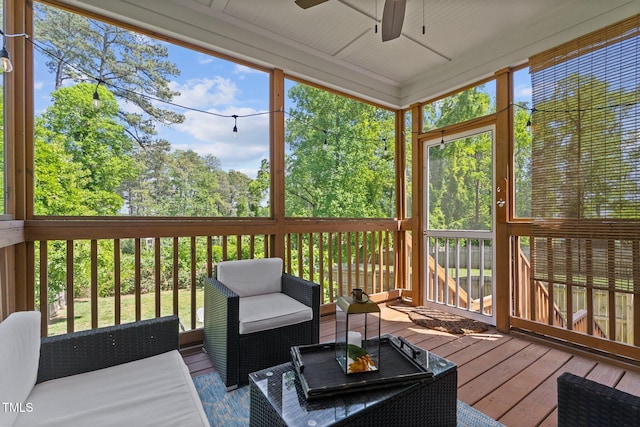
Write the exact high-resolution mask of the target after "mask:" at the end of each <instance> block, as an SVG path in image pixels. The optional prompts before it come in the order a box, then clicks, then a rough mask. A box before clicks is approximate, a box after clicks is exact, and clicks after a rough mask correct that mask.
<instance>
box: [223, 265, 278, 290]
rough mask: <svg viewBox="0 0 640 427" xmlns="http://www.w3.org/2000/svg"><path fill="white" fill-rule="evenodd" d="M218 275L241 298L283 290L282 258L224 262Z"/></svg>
mask: <svg viewBox="0 0 640 427" xmlns="http://www.w3.org/2000/svg"><path fill="white" fill-rule="evenodd" d="M216 273H217V276H216V278H217V279H218V280H219V281H220V282H222V283H223V284H224V285H225V286H226V287H227V288H229V289H231V290H232V291H233V292H235V293H236V294H238V296H240V297H249V296H253V295H262V294H271V293H274V292H280V291H281V290H282V259H281V258H260V259H244V260H234V261H222V262H219V263H218V265H217V267H216Z"/></svg>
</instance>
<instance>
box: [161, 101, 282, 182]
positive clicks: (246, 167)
mask: <svg viewBox="0 0 640 427" xmlns="http://www.w3.org/2000/svg"><path fill="white" fill-rule="evenodd" d="M208 111H209V112H210V113H214V114H219V115H221V116H224V117H219V116H216V115H212V114H205V113H201V112H196V111H188V112H186V113H185V121H184V123H182V124H180V125H175V126H174V129H175V130H176V131H178V132H180V133H183V134H187V135H189V136H190V138H191V140H190V141H189V142H188V143H186V142H185V140H188V137H187V138H181V143H179V144H173V148H174V149H182V150H189V149H190V150H193V151H195V152H197V153H198V154H200V155H206V154H212V155H214V156H215V157H217V158H218V159H219V160H220V162H221V163H222V167H223V169H225V170H229V169H233V170H237V171H242V172H244V173H246V174H247V175H248V176H250V177H253V178H255V176H256V174H257V170H258V168H259V167H260V161H261V160H262V159H264V158H267V157H268V156H269V114H268V113H266V114H258V115H253V114H256V113H260V112H258V111H256V110H253V109H251V108H233V107H229V108H226V109H224V110H215V109H209V110H208ZM234 114H235V115H238V116H239V117H238V119H237V127H238V133H237V136H236V137H235V138H234V136H233V126H234V123H236V122H235V121H234V119H233V117H231V116H232V115H234Z"/></svg>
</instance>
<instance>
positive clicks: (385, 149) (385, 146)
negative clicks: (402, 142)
mask: <svg viewBox="0 0 640 427" xmlns="http://www.w3.org/2000/svg"><path fill="white" fill-rule="evenodd" d="M382 140H383V141H384V156H385V157H386V156H387V154H388V153H389V151H388V150H387V138H382Z"/></svg>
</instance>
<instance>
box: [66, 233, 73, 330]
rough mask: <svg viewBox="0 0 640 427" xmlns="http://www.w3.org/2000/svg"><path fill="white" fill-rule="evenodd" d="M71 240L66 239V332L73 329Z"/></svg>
mask: <svg viewBox="0 0 640 427" xmlns="http://www.w3.org/2000/svg"><path fill="white" fill-rule="evenodd" d="M73 244H74V241H73V240H67V290H66V292H67V332H73V331H74V323H73V322H74V318H75V312H74V306H75V298H74V292H73Z"/></svg>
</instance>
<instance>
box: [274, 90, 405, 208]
mask: <svg viewBox="0 0 640 427" xmlns="http://www.w3.org/2000/svg"><path fill="white" fill-rule="evenodd" d="M289 97H290V98H291V99H292V100H293V102H294V105H295V108H293V109H292V110H291V111H290V113H289V119H288V120H287V124H286V126H287V127H286V135H285V141H286V143H287V144H288V145H289V154H288V155H287V156H286V175H285V183H286V213H287V215H289V216H303V217H338V218H339V217H343V218H344V217H355V218H359V217H387V218H388V217H392V216H394V215H395V211H394V207H395V201H394V190H395V173H394V162H393V148H394V140H393V137H392V136H390V135H393V130H394V120H395V117H394V115H393V114H392V113H390V112H388V111H385V110H382V109H380V108H376V107H373V106H371V105H368V104H364V103H361V102H357V101H355V100H353V99H350V98H346V97H342V96H339V95H336V94H333V93H330V92H327V91H323V90H319V89H316V88H312V87H309V86H305V85H302V84H297V85H295V86H293V87H292V88H291V89H290V91H289ZM325 141H326V144H325Z"/></svg>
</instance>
